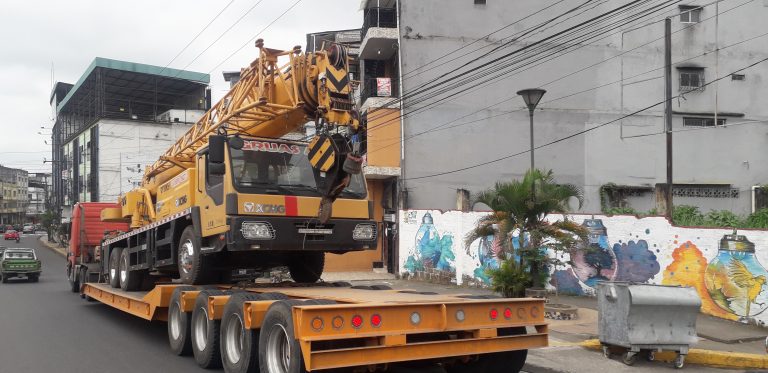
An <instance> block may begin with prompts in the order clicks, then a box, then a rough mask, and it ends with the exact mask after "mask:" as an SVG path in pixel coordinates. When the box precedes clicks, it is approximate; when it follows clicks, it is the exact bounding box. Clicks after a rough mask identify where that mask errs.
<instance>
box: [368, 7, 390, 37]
mask: <svg viewBox="0 0 768 373" xmlns="http://www.w3.org/2000/svg"><path fill="white" fill-rule="evenodd" d="M371 27H384V28H396V27H397V10H396V9H395V8H368V9H366V10H365V14H363V28H362V29H361V30H360V32H361V34H360V38H361V39H364V38H365V34H366V33H367V32H368V29H369V28H371Z"/></svg>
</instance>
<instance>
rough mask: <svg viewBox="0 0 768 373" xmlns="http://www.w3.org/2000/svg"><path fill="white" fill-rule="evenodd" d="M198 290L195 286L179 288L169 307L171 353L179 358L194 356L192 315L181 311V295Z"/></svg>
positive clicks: (175, 291) (175, 290)
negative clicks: (191, 328)
mask: <svg viewBox="0 0 768 373" xmlns="http://www.w3.org/2000/svg"><path fill="white" fill-rule="evenodd" d="M193 290H196V289H195V287H194V286H179V287H177V288H175V289H173V295H171V303H170V304H169V305H168V343H169V344H170V345H171V351H173V353H174V354H176V355H179V356H185V355H190V354H192V339H191V337H190V324H191V321H192V315H191V314H190V313H189V312H184V311H182V310H181V293H182V292H184V291H193Z"/></svg>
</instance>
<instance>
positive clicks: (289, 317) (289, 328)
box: [259, 300, 307, 373]
mask: <svg viewBox="0 0 768 373" xmlns="http://www.w3.org/2000/svg"><path fill="white" fill-rule="evenodd" d="M301 303H302V302H301V301H297V300H283V301H278V302H275V303H272V305H271V306H270V307H269V309H268V310H267V314H266V315H265V316H264V321H263V322H262V324H261V330H260V331H259V371H260V372H261V373H306V372H307V370H306V369H304V358H303V356H302V355H301V347H300V346H299V344H298V342H297V341H296V336H295V335H294V334H293V313H292V312H291V308H292V307H293V305H298V304H301Z"/></svg>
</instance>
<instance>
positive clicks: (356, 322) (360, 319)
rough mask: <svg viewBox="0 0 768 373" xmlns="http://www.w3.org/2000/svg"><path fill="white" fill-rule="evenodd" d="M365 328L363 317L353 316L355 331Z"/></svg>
mask: <svg viewBox="0 0 768 373" xmlns="http://www.w3.org/2000/svg"><path fill="white" fill-rule="evenodd" d="M362 326H363V317H362V316H360V315H355V316H352V327H353V328H355V329H360V327H362Z"/></svg>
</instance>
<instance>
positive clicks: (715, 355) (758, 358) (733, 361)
mask: <svg viewBox="0 0 768 373" xmlns="http://www.w3.org/2000/svg"><path fill="white" fill-rule="evenodd" d="M581 346H582V347H585V348H589V349H592V350H600V349H601V348H602V347H601V344H600V341H599V340H597V339H590V340H587V341H584V342H582V343H581ZM675 357H676V354H675V353H673V352H666V351H665V352H658V353H656V360H660V361H667V362H669V361H673V360H674V359H675ZM685 362H686V364H688V363H690V364H699V365H708V366H712V367H717V368H731V369H766V368H768V356H765V355H757V354H745V353H741V352H727V351H713V350H701V349H698V348H692V349H690V350H689V351H688V355H686V356H685Z"/></svg>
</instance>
